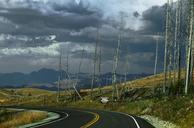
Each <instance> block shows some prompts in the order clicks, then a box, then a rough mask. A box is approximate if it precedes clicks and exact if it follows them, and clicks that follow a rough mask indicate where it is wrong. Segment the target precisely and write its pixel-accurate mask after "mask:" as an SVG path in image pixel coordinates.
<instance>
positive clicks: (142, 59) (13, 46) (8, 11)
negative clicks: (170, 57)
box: [0, 0, 166, 73]
mask: <svg viewBox="0 0 194 128" xmlns="http://www.w3.org/2000/svg"><path fill="white" fill-rule="evenodd" d="M165 1H166V0H0V72H30V71H34V70H38V69H40V68H53V69H56V68H57V66H58V61H59V51H60V48H62V52H63V65H65V58H66V55H67V53H69V58H70V60H69V61H70V71H71V72H77V70H78V64H79V62H80V60H81V58H82V55H81V53H82V50H83V49H84V56H83V57H84V59H83V63H84V64H83V66H82V69H81V70H82V72H90V71H91V68H92V59H93V56H94V51H95V50H94V46H95V41H96V35H97V34H96V33H97V28H99V40H100V41H99V42H100V46H101V48H102V69H103V72H110V71H111V70H112V63H113V56H114V53H115V49H116V47H117V39H118V33H119V28H120V23H121V14H122V15H123V17H124V18H123V22H122V24H123V25H122V26H123V27H122V28H123V29H122V41H121V52H120V62H119V68H118V71H119V72H125V70H126V68H124V67H126V66H125V65H126V60H128V61H129V70H128V72H129V73H143V72H144V73H152V72H153V67H154V58H155V53H154V52H155V42H156V41H155V39H156V36H155V35H156V34H157V33H158V32H160V33H162V32H163V31H164V27H163V26H164V23H165V21H164V14H165V12H164V10H165V6H164V4H165ZM159 52H160V53H159V63H160V64H159V67H158V68H159V70H161V68H162V61H163V60H162V59H163V38H162V37H160V51H159ZM63 67H64V66H63Z"/></svg>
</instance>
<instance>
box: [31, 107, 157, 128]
mask: <svg viewBox="0 0 194 128" xmlns="http://www.w3.org/2000/svg"><path fill="white" fill-rule="evenodd" d="M41 110H42V109H41ZM47 111H48V110H47ZM49 111H52V112H55V113H58V114H60V118H59V119H56V120H53V121H51V122H48V123H45V124H41V125H37V126H34V127H33V128H154V127H153V126H152V125H150V124H149V123H148V122H146V121H145V120H143V119H141V118H139V117H136V116H131V115H127V114H124V113H117V112H109V111H100V110H82V109H80V110H78V109H63V110H49Z"/></svg>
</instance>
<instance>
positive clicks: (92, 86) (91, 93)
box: [90, 28, 99, 99]
mask: <svg viewBox="0 0 194 128" xmlns="http://www.w3.org/2000/svg"><path fill="white" fill-rule="evenodd" d="M98 43H99V28H97V38H96V43H95V52H94V63H93V64H94V66H93V75H92V83H91V92H90V98H91V99H93V88H94V84H95V83H96V66H97V59H98V58H97V52H98Z"/></svg>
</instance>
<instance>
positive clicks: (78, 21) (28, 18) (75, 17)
mask: <svg viewBox="0 0 194 128" xmlns="http://www.w3.org/2000/svg"><path fill="white" fill-rule="evenodd" d="M6 10H7V11H8V13H2V12H0V16H1V17H4V18H6V19H8V20H10V21H12V22H13V23H15V24H19V25H21V26H22V25H24V26H26V25H27V26H29V27H31V28H43V27H48V28H55V29H56V28H57V29H70V30H79V29H82V28H85V27H88V26H97V25H98V24H99V23H100V21H99V15H97V14H95V13H92V14H90V15H79V14H75V13H74V14H67V15H65V16H63V15H59V14H49V15H46V14H42V13H41V12H39V11H38V10H34V9H29V8H13V9H6Z"/></svg>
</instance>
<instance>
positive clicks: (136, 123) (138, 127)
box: [114, 112, 140, 128]
mask: <svg viewBox="0 0 194 128" xmlns="http://www.w3.org/2000/svg"><path fill="white" fill-rule="evenodd" d="M114 113H120V114H122V115H125V116H128V117H130V118H132V119H133V121H134V122H135V125H136V126H137V128H140V126H139V124H138V122H137V120H136V119H135V118H134V117H133V116H131V115H129V114H126V113H122V112H114Z"/></svg>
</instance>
